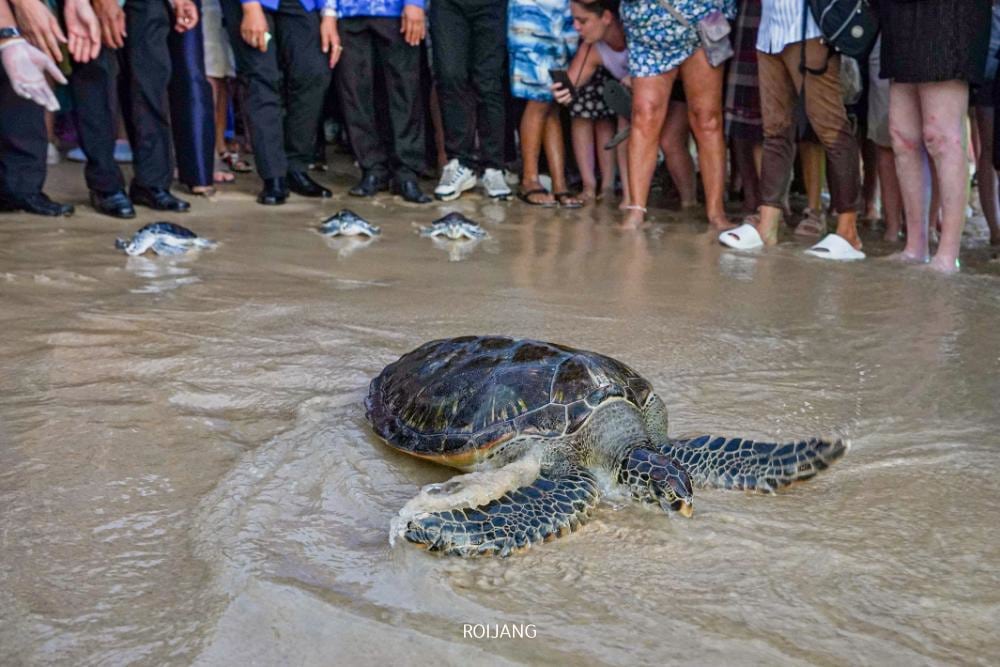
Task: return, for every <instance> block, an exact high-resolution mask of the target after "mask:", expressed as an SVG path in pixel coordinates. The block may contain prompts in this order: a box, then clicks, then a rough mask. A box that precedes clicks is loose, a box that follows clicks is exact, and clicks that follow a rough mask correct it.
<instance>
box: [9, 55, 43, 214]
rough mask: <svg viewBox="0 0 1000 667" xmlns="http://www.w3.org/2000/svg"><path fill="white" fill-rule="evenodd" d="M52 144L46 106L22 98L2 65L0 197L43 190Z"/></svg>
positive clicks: (29, 193)
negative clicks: (50, 143) (49, 136)
mask: <svg viewBox="0 0 1000 667" xmlns="http://www.w3.org/2000/svg"><path fill="white" fill-rule="evenodd" d="M48 147H49V139H48V135H47V134H46V132H45V109H44V108H42V107H41V106H40V105H38V104H36V103H35V102H32V101H31V100H26V99H24V98H23V97H19V96H18V95H17V93H15V92H14V89H13V88H12V87H11V85H10V80H9V79H8V78H7V73H6V72H5V71H4V69H3V68H2V67H0V197H2V196H3V195H15V196H23V195H31V194H36V193H39V192H41V191H42V186H43V185H44V184H45V154H46V151H47V150H48Z"/></svg>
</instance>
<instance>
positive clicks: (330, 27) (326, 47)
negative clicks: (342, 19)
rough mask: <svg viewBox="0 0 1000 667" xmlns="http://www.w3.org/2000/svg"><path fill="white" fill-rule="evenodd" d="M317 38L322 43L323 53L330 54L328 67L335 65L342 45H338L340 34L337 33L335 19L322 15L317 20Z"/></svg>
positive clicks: (331, 67)
mask: <svg viewBox="0 0 1000 667" xmlns="http://www.w3.org/2000/svg"><path fill="white" fill-rule="evenodd" d="M319 39H320V43H321V44H322V45H323V53H329V54H330V69H333V68H334V67H336V66H337V61H338V60H340V54H341V53H342V52H343V50H344V47H342V46H341V45H340V35H339V34H338V33H337V19H335V18H333V17H332V16H324V17H323V18H322V19H321V20H320V22H319Z"/></svg>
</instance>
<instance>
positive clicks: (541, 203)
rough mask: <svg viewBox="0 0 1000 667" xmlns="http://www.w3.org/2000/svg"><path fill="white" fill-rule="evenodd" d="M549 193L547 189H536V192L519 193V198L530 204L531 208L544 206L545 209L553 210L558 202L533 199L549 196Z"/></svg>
mask: <svg viewBox="0 0 1000 667" xmlns="http://www.w3.org/2000/svg"><path fill="white" fill-rule="evenodd" d="M547 194H549V191H548V190H546V189H545V188H535V189H534V190H521V189H518V191H517V198H518V199H520V200H521V201H523V202H524V203H525V204H530V205H531V206H542V207H544V208H553V207H555V206H556V205H557V203H558V202H555V201H532V200H531V197H532V196H533V195H547Z"/></svg>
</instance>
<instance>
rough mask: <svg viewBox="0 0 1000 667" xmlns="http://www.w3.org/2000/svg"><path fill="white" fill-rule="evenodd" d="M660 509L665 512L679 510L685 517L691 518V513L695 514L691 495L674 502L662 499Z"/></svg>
mask: <svg viewBox="0 0 1000 667" xmlns="http://www.w3.org/2000/svg"><path fill="white" fill-rule="evenodd" d="M660 509H662V510H663V511H664V512H677V513H678V514H680V515H681V516H682V517H684V518H685V519H690V518H691V515H692V514H694V503H693V502H692V499H691V498H690V497H688V498H677V499H675V500H674V501H673V502H669V501H667V500H666V499H660Z"/></svg>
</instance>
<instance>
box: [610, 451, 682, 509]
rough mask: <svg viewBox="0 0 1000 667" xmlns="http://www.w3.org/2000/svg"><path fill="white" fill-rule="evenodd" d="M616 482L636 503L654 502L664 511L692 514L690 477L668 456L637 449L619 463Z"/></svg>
mask: <svg viewBox="0 0 1000 667" xmlns="http://www.w3.org/2000/svg"><path fill="white" fill-rule="evenodd" d="M618 481H619V482H620V483H622V484H624V485H625V486H627V487H628V489H629V492H630V493H631V494H632V497H633V498H635V499H636V500H638V501H639V502H643V503H650V504H653V503H655V504H657V505H659V506H660V508H661V509H662V510H663V511H664V512H680V513H681V514H682V515H683V516H686V517H690V516H691V514H692V512H694V498H693V496H694V492H693V491H692V488H691V477H690V476H689V475H688V473H687V470H685V469H684V466H682V465H681V464H680V463H678V462H677V460H676V459H672V458H670V457H669V456H664V455H663V454H660V453H659V452H655V451H653V450H650V449H645V448H643V447H637V448H636V449H633V450H631V451H630V452H629V453H628V455H627V456H626V457H625V458H624V460H623V461H622V464H621V468H620V469H619V472H618Z"/></svg>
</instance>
